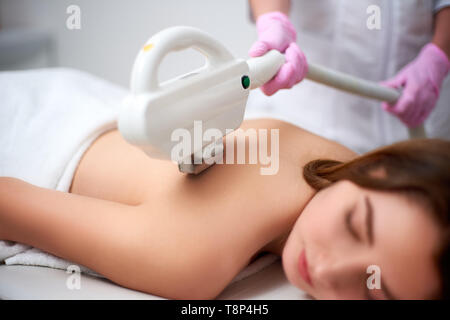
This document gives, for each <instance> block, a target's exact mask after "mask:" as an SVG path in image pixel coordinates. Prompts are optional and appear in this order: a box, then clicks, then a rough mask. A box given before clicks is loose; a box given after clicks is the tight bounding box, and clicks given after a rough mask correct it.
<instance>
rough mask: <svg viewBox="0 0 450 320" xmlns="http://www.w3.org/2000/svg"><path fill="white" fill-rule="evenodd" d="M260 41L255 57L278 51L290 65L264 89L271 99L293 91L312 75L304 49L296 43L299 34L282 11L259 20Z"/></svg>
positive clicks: (250, 52)
mask: <svg viewBox="0 0 450 320" xmlns="http://www.w3.org/2000/svg"><path fill="white" fill-rule="evenodd" d="M256 28H257V31H258V41H256V42H255V43H254V44H253V45H252V47H251V48H250V51H249V55H250V56H251V57H259V56H262V55H264V54H265V53H266V52H267V51H269V50H272V49H276V50H278V51H280V52H281V53H284V54H285V59H286V63H285V64H284V65H282V66H281V68H280V70H278V73H277V74H276V75H275V77H274V78H273V79H272V80H270V81H269V82H267V83H266V84H264V85H263V86H262V87H261V90H262V91H263V92H264V93H265V94H266V95H268V96H270V95H272V94H274V93H275V92H277V91H278V90H280V89H288V88H291V87H292V86H293V85H294V84H296V83H298V82H300V81H302V80H303V78H304V77H305V76H306V73H307V72H308V64H307V62H306V57H305V55H304V54H303V52H302V50H301V49H300V48H299V47H298V45H297V44H296V42H295V41H296V39H297V33H296V31H295V29H294V26H293V25H292V23H291V22H290V21H289V18H288V17H287V16H286V15H285V14H284V13H281V12H278V11H275V12H269V13H265V14H263V15H261V16H259V17H258V20H257V21H256Z"/></svg>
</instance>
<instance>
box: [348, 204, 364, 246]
mask: <svg viewBox="0 0 450 320" xmlns="http://www.w3.org/2000/svg"><path fill="white" fill-rule="evenodd" d="M355 208H356V205H354V206H353V207H352V208H351V209H350V210H349V211H348V212H347V214H346V215H345V226H346V228H347V230H348V232H349V233H350V235H351V236H352V237H353V238H354V239H355V240H356V241H359V242H360V241H361V237H360V236H359V234H358V232H357V231H356V228H355V227H354V226H353V223H352V221H353V219H352V218H353V216H354V215H355Z"/></svg>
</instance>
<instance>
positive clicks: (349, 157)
mask: <svg viewBox="0 0 450 320" xmlns="http://www.w3.org/2000/svg"><path fill="white" fill-rule="evenodd" d="M241 128H242V129H244V131H245V130H246V129H249V128H254V129H257V130H258V129H263V128H264V129H269V130H270V129H279V170H278V172H277V174H274V175H261V174H260V167H261V165H260V164H216V165H214V166H213V167H211V168H209V169H208V170H206V171H205V172H203V173H202V174H200V175H198V176H189V175H185V174H181V173H180V172H179V171H178V168H177V166H176V164H174V163H172V162H170V161H162V160H155V159H151V158H149V157H148V156H147V155H145V154H144V153H143V152H142V151H141V150H140V149H138V148H136V147H134V146H132V145H130V144H128V143H126V142H125V140H124V139H123V138H122V136H121V135H120V133H119V132H118V131H117V130H112V131H109V132H107V133H105V134H103V135H102V136H100V137H99V138H98V139H97V140H96V141H95V142H94V143H93V144H92V145H91V147H90V148H89V149H88V150H87V151H86V153H85V154H84V156H83V158H82V159H81V161H80V163H79V166H78V168H77V171H76V173H75V176H74V179H73V181H72V186H71V189H70V192H69V193H64V192H59V191H55V190H49V189H44V188H39V187H37V186H33V185H31V184H29V183H26V182H24V181H21V180H18V179H14V178H6V177H3V178H0V239H4V240H11V241H17V242H21V243H26V244H29V245H32V246H34V247H37V248H40V249H42V250H45V251H47V252H50V253H53V254H55V255H58V256H60V257H62V258H65V259H68V260H70V261H74V262H76V263H79V264H82V265H84V266H87V267H89V268H91V269H92V270H95V271H97V272H98V273H100V274H102V275H104V276H105V277H107V278H109V279H110V280H112V281H114V282H116V283H117V284H120V285H122V286H125V287H128V288H132V289H135V290H140V291H144V292H148V293H151V294H155V295H159V296H162V297H166V298H171V299H212V298H215V297H217V296H218V295H219V294H220V293H221V291H223V289H224V288H225V287H226V286H227V285H228V284H229V283H230V282H231V280H232V279H233V278H234V277H235V276H236V275H237V274H238V273H239V272H240V271H241V270H242V269H243V268H244V267H245V266H246V265H248V264H249V263H250V262H251V261H252V260H253V259H254V258H255V257H257V256H258V255H259V254H260V253H262V252H272V253H275V254H279V255H281V256H282V263H283V268H284V271H285V273H286V276H287V278H288V280H289V281H290V282H291V283H292V284H294V285H295V286H298V287H299V288H301V289H303V290H304V291H306V292H307V293H309V294H310V295H311V296H312V297H314V298H317V299H366V298H369V299H432V298H442V297H448V292H449V291H448V290H449V282H448V274H449V271H450V270H449V265H448V263H449V262H448V261H449V245H448V244H449V240H448V239H449V238H448V230H449V221H448V217H449V204H448V202H449V199H450V172H449V164H450V142H446V141H443V140H437V139H428V140H413V141H407V142H402V143H398V144H395V145H392V146H389V147H385V148H381V149H378V150H376V151H374V152H371V153H368V154H365V155H362V156H358V155H357V154H355V153H354V152H352V151H351V150H348V149H347V148H345V147H343V146H342V145H340V144H338V143H335V142H332V141H329V140H327V139H324V138H322V137H319V136H317V135H314V134H312V133H309V132H307V131H304V130H302V129H300V128H298V127H296V126H293V125H291V124H288V123H286V122H282V121H279V120H274V119H258V120H248V121H244V122H243V124H242V126H241ZM233 134H235V133H233ZM269 137H270V135H269ZM269 141H270V138H269ZM246 148H247V149H248V144H247V145H246ZM269 150H270V147H269ZM225 154H226V150H225ZM328 159H329V160H328ZM368 280H369V281H368ZM368 283H369V284H372V286H371V285H368Z"/></svg>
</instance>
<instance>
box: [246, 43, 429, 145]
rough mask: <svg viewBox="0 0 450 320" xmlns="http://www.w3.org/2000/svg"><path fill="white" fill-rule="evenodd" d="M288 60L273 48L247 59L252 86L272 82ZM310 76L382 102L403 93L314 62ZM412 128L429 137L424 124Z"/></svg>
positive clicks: (416, 133) (413, 135) (417, 134)
mask: <svg viewBox="0 0 450 320" xmlns="http://www.w3.org/2000/svg"><path fill="white" fill-rule="evenodd" d="M284 61H285V59H284V56H283V55H282V54H281V53H280V52H278V51H276V50H271V51H269V52H267V53H266V54H265V55H264V56H261V57H256V58H251V59H249V60H247V63H248V65H249V68H250V75H251V76H250V78H251V80H252V83H253V84H252V86H251V88H252V89H253V88H257V87H259V86H261V85H263V84H264V83H266V82H267V81H269V80H270V79H271V78H272V77H273V76H274V75H275V74H276V73H277V71H278V69H279V68H280V67H281V66H282V65H283V64H284ZM274 70H275V72H274ZM306 78H307V79H309V80H312V81H314V82H318V83H321V84H324V85H327V86H329V87H333V88H336V89H339V90H343V91H346V92H349V93H353V94H357V95H359V96H363V97H367V98H371V99H376V100H379V101H387V102H391V103H392V102H395V101H397V100H398V99H399V98H400V96H401V93H400V92H399V91H397V90H395V89H392V88H387V87H384V86H381V85H379V84H377V83H375V82H372V81H367V80H364V79H360V78H357V77H354V76H352V75H349V74H345V73H343V72H339V71H335V70H331V69H329V68H326V67H323V66H320V65H316V64H314V63H309V64H308V73H307V75H306ZM408 130H409V136H410V138H423V137H425V136H426V135H425V129H424V127H423V126H418V127H416V128H413V129H411V128H409V129H408Z"/></svg>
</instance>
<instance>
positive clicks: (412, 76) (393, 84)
mask: <svg viewBox="0 0 450 320" xmlns="http://www.w3.org/2000/svg"><path fill="white" fill-rule="evenodd" d="M449 69H450V61H449V59H448V57H447V55H446V54H445V53H444V52H443V51H442V50H441V49H440V48H439V47H438V46H436V45H435V44H432V43H429V44H427V45H426V46H424V47H423V48H422V50H421V51H420V54H419V55H418V56H417V58H416V59H415V60H414V61H412V62H411V63H409V64H408V65H406V66H405V67H404V68H403V69H402V70H400V72H399V73H398V74H397V75H396V76H395V77H394V78H392V79H390V80H388V81H385V82H382V83H381V84H382V85H385V86H387V87H390V88H401V87H403V93H402V96H401V97H400V99H399V100H398V101H397V102H396V103H395V104H394V105H390V104H388V103H386V102H385V103H383V104H382V108H383V109H384V110H386V111H388V112H390V113H393V114H395V115H396V116H398V117H399V118H400V120H402V122H403V123H405V124H406V125H407V126H408V127H410V128H414V127H417V126H419V125H421V124H422V123H423V122H424V121H425V119H426V118H427V117H428V115H429V114H430V113H431V111H432V110H433V108H434V106H435V105H436V102H437V100H438V98H439V90H440V88H441V85H442V82H443V81H444V78H445V77H446V75H447V73H448V72H449Z"/></svg>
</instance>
